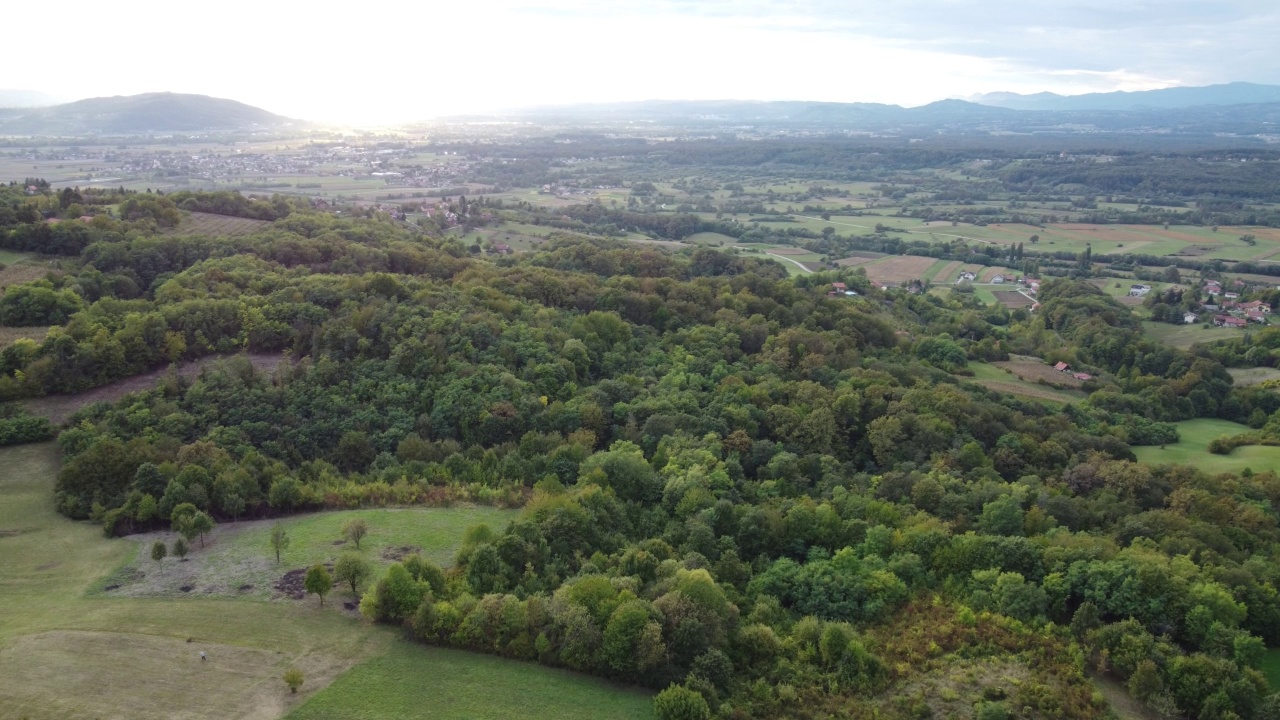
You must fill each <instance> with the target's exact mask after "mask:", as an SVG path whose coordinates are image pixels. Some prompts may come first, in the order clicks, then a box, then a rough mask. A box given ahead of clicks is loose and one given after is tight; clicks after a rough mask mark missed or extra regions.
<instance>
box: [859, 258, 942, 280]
mask: <svg viewBox="0 0 1280 720" xmlns="http://www.w3.org/2000/svg"><path fill="white" fill-rule="evenodd" d="M936 262H938V261H937V259H935V258H931V257H922V256H919V255H890V256H887V257H883V258H880V259H879V260H875V261H873V262H870V263H867V264H866V265H863V266H862V267H863V268H865V269H866V271H867V277H868V278H870V279H871V280H873V281H875V282H881V283H903V282H908V281H910V280H920V279H923V278H924V276H925V273H926V272H928V270H929V268H931V267H932V266H933V264H934V263H936Z"/></svg>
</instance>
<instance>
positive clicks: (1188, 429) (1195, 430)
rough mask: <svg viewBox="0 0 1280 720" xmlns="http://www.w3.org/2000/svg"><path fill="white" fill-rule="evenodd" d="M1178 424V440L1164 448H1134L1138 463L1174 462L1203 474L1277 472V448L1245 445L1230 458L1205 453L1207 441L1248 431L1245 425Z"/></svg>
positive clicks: (1279, 458) (1222, 422)
mask: <svg viewBox="0 0 1280 720" xmlns="http://www.w3.org/2000/svg"><path fill="white" fill-rule="evenodd" d="M1177 425H1178V435H1179V438H1180V440H1179V441H1178V443H1177V444H1174V445H1168V446H1166V447H1165V448H1163V449H1162V448H1160V447H1159V446H1146V447H1135V448H1134V449H1133V452H1134V454H1135V455H1137V456H1138V460H1140V461H1141V462H1145V463H1151V464H1153V465H1162V464H1170V463H1176V464H1181V465H1192V466H1194V467H1197V468H1199V469H1201V470H1204V471H1205V472H1209V473H1220V472H1232V473H1237V472H1240V471H1241V470H1244V469H1245V468H1249V469H1251V470H1253V471H1254V472H1265V471H1267V470H1274V471H1280V447H1265V446H1260V445H1249V446H1246V447H1239V448H1236V449H1235V450H1233V451H1231V454H1230V455H1214V454H1213V453H1211V452H1209V450H1208V447H1209V442H1210V441H1211V440H1213V439H1214V438H1219V437H1222V436H1224V435H1239V434H1240V433H1243V432H1249V431H1250V430H1251V428H1249V427H1248V426H1247V425H1241V424H1239V423H1233V422H1230V421H1228V420H1208V419H1199V420H1185V421H1183V422H1180V423H1178V424H1177Z"/></svg>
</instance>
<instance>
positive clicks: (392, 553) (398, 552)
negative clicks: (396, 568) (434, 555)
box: [382, 545, 422, 562]
mask: <svg viewBox="0 0 1280 720" xmlns="http://www.w3.org/2000/svg"><path fill="white" fill-rule="evenodd" d="M421 552H422V548H420V547H418V546H417V545H401V546H400V547H386V548H382V557H383V558H384V559H386V560H390V561H391V562H400V561H401V560H403V559H405V558H407V557H409V556H410V555H417V554H419V553H421Z"/></svg>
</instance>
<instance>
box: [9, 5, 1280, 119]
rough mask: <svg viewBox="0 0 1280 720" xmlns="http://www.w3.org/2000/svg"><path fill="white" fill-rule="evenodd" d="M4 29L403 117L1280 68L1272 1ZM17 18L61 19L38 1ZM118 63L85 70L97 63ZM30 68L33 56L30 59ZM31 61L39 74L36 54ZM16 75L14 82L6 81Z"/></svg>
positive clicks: (351, 8) (235, 12)
mask: <svg viewBox="0 0 1280 720" xmlns="http://www.w3.org/2000/svg"><path fill="white" fill-rule="evenodd" d="M59 7H60V8H62V9H65V10H66V12H60V16H61V17H62V20H61V21H60V22H59V25H58V29H57V32H56V33H47V32H19V33H13V34H11V35H10V36H9V37H7V38H6V41H7V42H8V46H7V48H6V49H7V50H8V51H9V54H10V56H11V57H22V58H39V61H38V62H39V64H40V66H41V70H42V72H41V73H40V74H39V75H38V77H40V78H42V82H45V85H44V86H42V87H38V88H37V89H40V90H44V91H47V92H52V93H56V94H61V95H77V96H81V97H86V96H90V95H104V94H126V93H135V92H143V91H150V90H174V91H183V92H199V93H206V94H213V95H219V96H222V97H233V98H236V99H239V100H243V101H245V102H250V103H253V104H257V105H261V106H263V107H266V108H267V109H269V110H272V111H275V112H280V113H283V114H288V115H293V116H295V117H305V118H321V119H325V118H332V119H344V120H352V121H361V122H369V121H373V120H378V119H381V120H385V121H387V122H395V121H401V120H406V119H413V118H422V117H427V116H431V115H438V114H447V113H455V112H465V111H474V110H490V109H496V108H513V107H519V106H528V105H547V104H559V103H568V102H591V101H614V100H638V99H649V98H676V99H679V98H758V99H813V100H837V101H857V100H862V101H874V102H896V103H903V104H920V103H924V102H929V101H931V100H936V99H939V98H942V97H961V96H966V95H970V94H973V93H977V92H989V91H995V90H1013V91H1019V92H1036V91H1040V90H1051V91H1056V92H1090V91H1106V90H1120V89H1123V90H1134V89H1148V88H1154V87H1165V86H1170V85H1187V84H1206V83H1213V82H1226V81H1231V80H1252V81H1255V82H1277V81H1280V53H1276V52H1274V50H1273V49H1272V48H1271V47H1270V44H1271V42H1272V40H1271V39H1272V38H1274V37H1275V36H1276V35H1277V33H1278V31H1280V5H1277V4H1276V3H1274V0H1270V1H1268V2H1259V1H1256V0H1223V1H1221V2H1191V1H1188V0H1160V1H1158V2H1157V1H1156V0H1136V1H1127V0H1120V1H1117V0H1107V1H1105V2H1104V1H1103V0H1074V1H1073V0H1061V1H1059V2H1047V1H1046V0H1024V1H1022V2H1006V1H1001V2H978V1H977V0H928V1H926V0H896V1H894V2H884V1H883V0H879V1H877V2H865V1H855V2H848V1H837V0H788V1H769V0H700V1H696V2H695V1H694V0H647V1H644V2H641V1H639V0H611V1H610V2H598V1H596V0H590V1H589V0H472V2H468V3H438V2H425V3H424V2H419V1H415V0H372V1H370V2H365V3H360V4H351V5H341V6H331V5H316V4H314V3H305V4H304V3H300V2H267V3H263V2H258V1H257V0H253V1H250V0H223V1H222V2H220V3H218V4H216V5H199V4H195V5H193V4H189V3H188V4H175V3H171V2H168V1H167V0H165V1H163V2H162V1H161V0H123V1H122V2H118V3H111V4H104V3H99V2H88V1H87V0H64V3H63V5H60V6H59ZM6 16H7V20H9V21H10V23H9V24H10V26H11V27H14V28H23V27H28V28H35V27H44V26H45V25H46V24H47V17H46V12H45V11H44V10H43V9H41V8H39V7H37V6H36V5H35V4H32V3H20V4H18V5H17V6H16V7H14V8H9V9H7V13H6ZM100 64H101V65H103V66H104V67H103V70H102V71H101V72H99V71H92V72H89V71H86V70H87V69H90V68H94V67H96V66H97V65H100ZM24 72H25V71H24ZM25 76H26V77H37V76H35V75H32V74H30V73H27V74H26V75H25ZM5 84H13V82H12V81H8V82H7V83H5Z"/></svg>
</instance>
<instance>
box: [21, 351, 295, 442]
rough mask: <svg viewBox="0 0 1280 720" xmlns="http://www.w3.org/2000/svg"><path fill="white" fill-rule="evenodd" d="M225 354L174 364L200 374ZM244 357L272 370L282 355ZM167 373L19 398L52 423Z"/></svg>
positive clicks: (144, 387)
mask: <svg viewBox="0 0 1280 720" xmlns="http://www.w3.org/2000/svg"><path fill="white" fill-rule="evenodd" d="M228 357H234V356H226V355H210V356H209V357H205V358H200V359H199V360H193V361H191V362H188V363H183V364H182V365H181V366H180V367H179V368H178V374H179V375H181V376H182V377H186V378H192V377H195V376H197V375H199V374H200V371H201V370H203V369H204V368H205V367H206V366H208V365H212V364H213V363H215V362H217V361H219V360H225V359H227V358H228ZM246 357H248V358H249V361H250V362H252V363H253V366H254V368H256V369H257V370H258V371H259V372H266V373H270V372H274V371H275V369H276V366H278V365H279V364H280V362H281V360H283V358H284V356H283V355H276V354H250V355H247V356H246ZM168 373H169V369H168V368H162V369H160V370H152V371H151V372H149V373H143V374H141V375H135V376H133V377H131V378H126V379H124V380H120V381H117V382H113V383H111V384H110V385H103V386H102V387H96V388H93V389H92V390H85V391H84V392H79V393H73V394H71V395H46V396H44V397H39V398H31V399H29V400H23V401H22V403H21V404H22V406H23V407H24V408H26V409H27V411H28V412H30V413H31V414H33V415H43V416H44V417H47V418H49V421H50V422H52V423H53V424H54V425H61V424H62V423H64V422H66V421H67V418H69V417H71V416H72V415H73V414H74V413H75V412H76V411H77V410H80V409H81V408H85V407H88V406H90V405H92V404H94V403H96V402H115V401H117V400H119V399H120V398H122V397H124V396H125V395H128V394H129V393H131V392H139V391H141V390H150V389H151V388H153V387H155V384H156V381H158V380H160V379H161V378H163V377H164V376H165V375H167V374H168Z"/></svg>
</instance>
